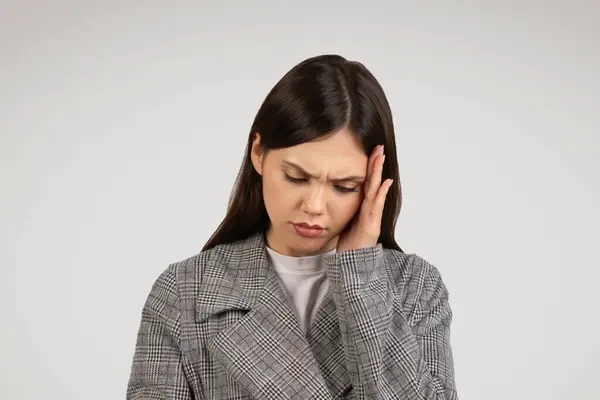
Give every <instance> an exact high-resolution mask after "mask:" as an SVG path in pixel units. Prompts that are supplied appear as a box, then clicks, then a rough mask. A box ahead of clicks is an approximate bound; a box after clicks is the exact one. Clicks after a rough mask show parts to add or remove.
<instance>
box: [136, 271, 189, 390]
mask: <svg viewBox="0 0 600 400" xmlns="http://www.w3.org/2000/svg"><path fill="white" fill-rule="evenodd" d="M180 318H181V313H180V308H179V297H178V292H177V286H176V281H175V275H174V271H173V265H171V266H169V268H168V269H166V270H165V271H164V272H163V273H162V274H161V275H160V276H159V278H158V279H157V280H156V281H155V282H154V284H153V286H152V289H151V290H150V294H149V295H148V298H147V300H146V303H145V305H144V307H143V309H142V316H141V323H140V327H139V330H138V333H137V342H136V345H135V352H134V356H133V363H132V367H131V374H130V377H129V382H128V386H127V399H128V400H134V399H135V400H146V399H152V400H159V399H160V400H191V399H193V397H192V394H191V390H190V388H189V385H188V382H187V379H186V374H185V370H184V368H185V367H184V357H183V355H182V352H181V350H180Z"/></svg>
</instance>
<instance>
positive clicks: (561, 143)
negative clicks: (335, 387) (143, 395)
mask: <svg viewBox="0 0 600 400" xmlns="http://www.w3.org/2000/svg"><path fill="white" fill-rule="evenodd" d="M281 3H283V2H281ZM599 4H600V3H598V2H594V1H587V2H583V1H569V2H568V1H562V2H557V1H546V2H541V1H539V2H534V1H525V2H523V1H499V0H498V1H491V2H490V1H472V2H460V3H457V2H453V1H447V2H437V3H433V2H398V1H395V2H392V1H389V2H376V1H368V2H360V3H359V2H356V3H354V2H351V1H339V2H327V1H318V2H310V3H309V2H306V1H304V2H295V3H294V4H285V5H283V4H280V3H279V2H274V1H273V2H266V1H265V2H248V1H246V2H241V1H239V2H229V3H227V2H224V3H222V4H221V5H218V2H216V1H215V2H185V3H184V2H178V3H177V2H167V1H163V2H157V1H139V2H131V1H129V2H123V1H104V2H100V1H96V2H89V1H88V2H83V1H79V2H75V1H71V2H65V1H53V2H42V1H19V2H17V1H10V2H6V1H3V2H2V3H1V6H0V61H1V63H0V133H1V142H0V158H1V164H0V178H1V182H0V184H1V185H0V190H1V197H0V205H1V208H0V218H1V220H0V235H1V237H0V239H1V240H0V246H1V248H0V254H1V260H0V262H1V264H0V265H1V266H2V278H1V279H0V282H1V283H0V296H1V298H0V307H1V308H0V318H1V320H2V322H1V326H2V329H0V335H1V336H0V343H1V347H0V351H1V355H0V368H1V370H0V391H1V392H0V397H2V398H5V399H37V398H53V399H54V398H56V399H83V398H85V399H109V398H111V399H112V398H123V397H124V392H125V388H126V384H127V379H128V377H129V368H130V363H131V359H132V356H133V350H134V345H135V339H136V333H137V328H138V324H139V319H140V316H141V308H142V306H143V303H144V301H145V299H146V296H147V294H148V292H149V290H150V287H151V285H152V283H153V282H154V280H155V279H156V278H157V277H158V275H159V274H160V273H161V272H162V271H163V270H164V269H165V268H166V267H167V266H168V264H169V263H171V262H175V261H179V260H182V259H185V258H187V257H189V256H192V255H194V254H196V253H197V252H198V251H199V250H200V248H201V247H202V245H203V244H204V243H205V241H206V240H207V238H208V236H209V235H210V234H211V233H212V232H213V231H214V229H215V228H216V226H217V224H218V223H219V222H220V220H221V218H222V217H223V215H224V212H225V206H226V202H227V199H228V196H229V191H230V189H231V186H232V184H233V180H234V177H235V174H236V172H237V170H238V168H239V165H240V161H241V157H242V154H243V151H244V145H245V140H246V135H247V134H248V130H249V128H250V125H251V123H252V119H253V117H254V115H255V113H256V111H257V109H258V107H259V106H260V103H261V102H262V101H263V99H264V97H265V95H266V94H267V92H268V90H269V89H270V88H271V87H272V86H273V85H274V84H275V83H276V81H277V80H278V79H279V78H280V77H281V76H282V75H283V74H284V73H285V72H286V71H287V70H288V69H289V68H291V67H292V66H293V65H295V64H296V63H297V62H299V61H301V60H303V59H304V58H307V57H310V56H313V55H317V54H321V53H338V54H341V55H343V56H345V57H347V58H350V59H355V60H360V61H362V62H363V63H364V64H365V65H366V66H367V67H368V68H370V69H371V70H372V72H373V73H374V74H375V75H376V77H377V78H378V79H379V80H380V82H381V84H382V85H383V87H384V89H385V90H386V93H387V95H388V96H389V101H390V103H391V106H392V108H393V112H394V118H395V123H396V129H397V141H398V147H399V162H400V168H401V179H402V180H401V182H402V185H403V188H404V196H405V200H404V207H403V209H402V213H401V216H400V219H399V223H398V230H397V236H398V240H399V243H400V244H401V246H402V247H403V248H404V250H405V251H407V252H415V253H417V254H419V255H421V256H422V257H424V258H425V259H427V260H429V261H430V262H432V263H433V264H434V265H436V266H437V267H438V268H439V269H440V271H441V272H442V276H443V278H444V281H445V283H446V285H447V286H448V288H449V290H450V296H451V305H452V307H453V310H454V323H453V330H452V344H453V349H454V355H455V367H456V379H457V385H458V388H459V394H460V398H461V399H477V400H479V399H488V400H494V399H503V400H505V399H545V400H548V399H598V398H600V390H599V388H598V383H597V382H596V380H597V377H598V374H599V373H600V368H599V367H598V357H599V355H600V354H599V353H600V345H599V344H598V341H599V337H600V334H599V327H600V324H599V322H598V318H599V314H600V313H599V312H598V305H599V302H598V294H597V293H598V280H599V277H600V274H599V273H598V268H599V267H600V263H599V258H598V256H597V250H596V246H597V245H598V240H599V239H600V235H599V228H598V226H599V224H600V213H599V212H598V204H599V201H600V182H599V179H598V173H599V172H600V162H599V161H598V155H599V153H600V152H599V150H600V138H599V133H600V132H599V129H600V115H599V111H598V107H599V105H600V101H599V100H600V95H599V92H600V83H599V72H598V71H600V55H599V54H600V51H599V43H600V18H599V15H600V5H599ZM230 7H231V8H230Z"/></svg>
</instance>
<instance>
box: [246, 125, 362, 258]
mask: <svg viewBox="0 0 600 400" xmlns="http://www.w3.org/2000/svg"><path fill="white" fill-rule="evenodd" d="M259 144H260V135H258V134H257V137H256V138H255V141H254V145H253V147H252V163H253V164H254V167H255V169H256V171H257V172H258V173H259V174H260V175H261V176H262V180H263V196H264V201H265V206H266V209H267V213H268V214H269V218H270V221H271V225H270V227H269V229H268V231H267V234H266V237H267V243H268V245H269V247H271V248H272V249H273V250H275V251H276V252H278V253H281V254H286V255H290V256H294V257H301V256H307V255H314V254H319V253H322V252H325V251H328V250H331V249H333V248H335V246H336V245H337V238H338V235H339V234H340V232H341V231H342V230H343V229H344V228H345V227H346V225H347V224H348V223H349V222H350V220H351V219H352V217H353V216H354V214H355V213H356V212H357V211H358V208H359V207H360V204H361V202H362V199H363V197H364V194H363V183H364V181H365V175H366V171H367V161H368V158H367V155H366V154H365V152H364V150H363V149H362V147H361V145H360V144H359V143H358V141H357V140H356V139H354V137H353V136H352V135H351V134H350V132H349V131H348V130H346V129H343V130H340V131H338V132H337V133H335V134H334V135H332V136H330V137H329V138H327V139H324V140H320V141H315V142H308V143H303V144H300V145H297V146H293V147H289V148H285V149H277V150H270V151H269V152H267V153H266V155H265V154H264V153H261V151H260V147H259ZM298 224H308V225H319V226H320V227H321V228H322V229H316V230H314V229H308V230H307V229H302V227H301V226H299V225H298Z"/></svg>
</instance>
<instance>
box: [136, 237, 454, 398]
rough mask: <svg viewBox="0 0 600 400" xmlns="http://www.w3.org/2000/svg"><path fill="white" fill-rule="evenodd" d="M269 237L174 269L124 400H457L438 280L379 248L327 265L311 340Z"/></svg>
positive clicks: (144, 318)
mask: <svg viewBox="0 0 600 400" xmlns="http://www.w3.org/2000/svg"><path fill="white" fill-rule="evenodd" d="M264 244H265V243H264V236H263V234H255V235H252V236H250V237H249V238H247V239H245V240H241V241H238V242H235V243H231V244H226V245H219V246H217V247H215V248H213V249H211V250H208V251H206V252H201V253H199V254H197V255H195V256H193V257H190V258H188V259H187V260H183V261H180V262H177V263H173V264H171V265H169V267H168V268H167V269H166V270H165V271H164V272H163V273H162V274H161V275H160V276H159V277H158V279H157V280H156V282H155V283H154V284H153V286H152V288H151V290H150V293H149V295H148V298H147V301H146V303H145V305H144V307H143V310H142V315H141V324H140V327H139V331H138V334H137V342H136V347H135V352H134V356H133V363H132V367H131V375H130V378H129V382H128V386H127V399H140V400H141V399H165V400H167V399H169V400H190V399H196V400H207V399H216V400H218V399H420V400H423V399H432V400H433V399H436V400H457V398H458V397H457V391H456V387H455V381H454V367H453V359H452V350H451V346H450V322H451V319H452V311H451V309H450V306H449V303H448V291H447V289H446V287H445V285H444V283H443V282H442V279H441V276H440V274H439V271H438V270H437V269H436V268H435V267H434V266H433V265H431V264H429V263H428V262H427V261H425V260H424V259H422V258H421V257H419V256H417V255H416V254H410V255H407V254H404V253H402V252H399V251H395V250H390V249H384V248H383V247H382V246H381V245H380V244H379V245H377V246H375V247H370V248H364V249H358V250H351V251H345V252H341V253H336V254H332V255H329V256H327V257H326V262H327V265H328V274H329V277H330V282H331V283H330V287H329V290H328V292H327V294H326V296H325V299H324V300H323V303H322V304H321V305H320V308H319V310H318V312H317V314H316V316H315V319H314V322H313V325H312V327H311V329H310V331H309V332H308V334H306V335H304V334H303V332H302V330H301V328H300V326H299V324H298V321H297V319H296V317H295V315H294V313H293V312H292V311H291V309H290V307H289V305H288V304H287V300H286V297H285V294H284V293H283V290H282V289H281V286H280V284H279V281H278V280H277V276H276V274H275V272H274V270H273V268H272V265H271V264H270V261H269V259H268V257H267V255H266V251H265V248H264Z"/></svg>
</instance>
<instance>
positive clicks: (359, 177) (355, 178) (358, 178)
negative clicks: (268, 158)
mask: <svg viewBox="0 0 600 400" xmlns="http://www.w3.org/2000/svg"><path fill="white" fill-rule="evenodd" d="M283 164H284V165H286V166H288V167H290V168H293V169H295V170H297V171H298V172H300V173H302V174H304V175H306V176H308V177H311V178H314V179H319V177H318V176H315V175H313V174H310V173H308V172H307V171H306V170H305V169H304V168H302V167H301V166H299V165H298V164H296V163H294V162H292V161H285V160H284V161H283ZM364 180H365V177H364V176H363V175H351V176H345V177H342V178H335V179H331V182H336V183H338V182H357V183H361V182H363V181H364Z"/></svg>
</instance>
